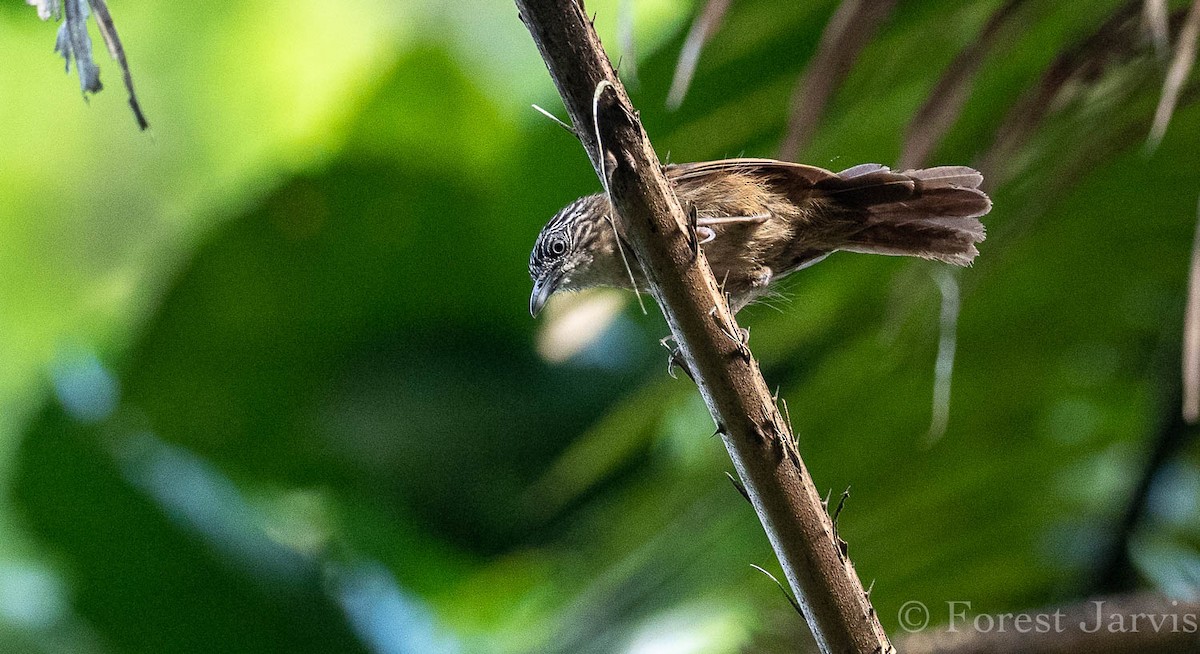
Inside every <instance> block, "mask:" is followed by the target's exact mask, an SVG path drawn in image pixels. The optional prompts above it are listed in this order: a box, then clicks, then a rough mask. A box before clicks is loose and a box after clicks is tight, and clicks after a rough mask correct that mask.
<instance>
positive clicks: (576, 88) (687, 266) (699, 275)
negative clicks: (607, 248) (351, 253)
mask: <svg viewBox="0 0 1200 654" xmlns="http://www.w3.org/2000/svg"><path fill="white" fill-rule="evenodd" d="M516 4H517V7H518V8H519V9H520V12H521V19H522V20H523V21H524V22H525V25H526V26H527V27H528V28H529V31H530V33H531V34H532V36H533V40H534V41H535V42H536V43H537V46H538V49H539V50H540V51H541V53H542V57H543V59H545V61H546V66H547V68H549V70H550V75H551V77H553V78H554V82H555V84H556V85H557V86H558V90H559V93H560V94H561V95H562V98H563V103H564V104H565V105H566V107H567V111H568V113H569V114H570V116H571V120H572V122H573V123H574V124H575V125H576V130H575V131H576V133H577V134H578V135H579V137H580V141H581V142H582V144H583V146H584V149H585V150H587V152H588V156H589V157H590V159H591V161H592V164H593V167H594V168H595V169H596V172H597V174H598V175H600V176H601V179H602V181H603V182H604V186H605V188H606V189H607V190H608V191H609V193H610V195H611V199H612V202H613V206H614V207H615V208H616V210H617V213H618V215H619V216H618V217H619V218H620V219H621V220H622V221H623V223H624V226H625V232H626V234H627V235H628V236H629V239H630V243H631V245H632V246H633V249H634V253H635V255H636V256H637V259H638V262H639V263H640V264H641V266H642V269H643V270H644V271H646V272H647V273H648V278H649V280H650V282H651V292H652V293H653V295H654V296H655V298H656V299H657V300H658V303H659V306H660V307H661V308H662V310H663V314H664V315H665V316H666V319H667V323H668V324H669V325H670V327H671V333H672V334H673V335H674V337H675V340H676V342H677V343H679V345H680V350H681V352H682V354H683V356H684V357H686V360H687V364H688V367H689V368H690V370H691V371H692V372H693V373H694V374H695V379H696V382H697V384H698V386H699V388H700V393H701V395H702V396H703V397H704V401H705V403H706V404H707V405H708V408H709V411H710V413H711V414H712V416H713V420H715V421H716V423H717V427H718V431H719V432H720V433H721V435H722V440H723V442H724V444H725V447H726V449H727V450H728V451H729V455H730V458H731V459H732V460H733V464H734V467H735V468H736V470H737V473H738V477H739V478H740V479H741V481H742V483H743V484H744V485H745V488H746V491H747V494H748V495H749V497H750V500H751V503H752V504H753V505H754V509H755V511H756V513H757V514H758V517H759V520H760V521H761V522H762V525H763V528H764V529H765V530H766V533H767V537H768V539H769V540H770V542H771V546H772V547H773V548H774V550H775V554H776V556H777V557H778V558H779V562H780V564H781V566H782V568H783V571H784V574H785V576H786V577H787V581H788V584H789V585H790V586H791V588H792V590H793V592H794V593H795V595H796V597H797V599H798V601H799V603H800V606H801V609H802V610H803V613H804V617H805V619H806V620H807V621H808V624H809V626H810V627H811V629H812V631H813V635H814V636H815V637H816V640H817V642H818V643H819V644H820V646H821V649H822V651H824V652H827V653H831V652H837V653H838V654H841V653H843V652H846V653H855V654H877V653H878V654H888V653H892V652H895V649H894V648H893V647H892V646H891V644H890V642H889V641H888V639H887V636H886V635H885V633H884V631H883V628H882V627H881V626H880V624H879V620H878V617H877V616H876V614H875V610H874V609H873V608H872V607H871V603H870V601H869V599H868V598H867V594H866V592H864V590H863V586H862V582H861V581H860V580H859V578H858V574H857V573H856V572H855V570H854V566H853V565H852V564H851V562H850V559H849V557H848V556H847V554H846V543H845V542H844V541H842V540H841V539H840V538H838V537H837V536H836V534H835V533H834V529H833V524H832V522H831V521H830V518H829V514H828V513H827V512H826V507H825V505H824V504H823V503H822V501H821V497H820V496H819V495H818V494H817V490H816V487H815V486H814V485H813V482H812V478H811V477H810V476H809V474H808V471H807V469H806V468H805V467H804V464H803V462H802V460H801V459H800V455H799V453H798V452H797V450H796V445H795V442H794V440H793V438H792V435H791V433H790V431H789V429H788V427H787V424H786V422H785V421H784V419H783V418H782V416H781V415H780V413H779V410H778V408H777V407H776V404H775V401H774V399H773V398H772V396H771V393H770V391H769V390H768V388H767V384H766V382H765V381H764V380H763V377H762V373H761V372H760V371H759V368H758V363H757V361H755V360H754V358H753V357H752V356H749V350H748V349H747V348H746V345H745V344H744V343H743V342H741V341H740V340H739V339H736V338H732V337H731V336H730V334H739V333H740V332H739V328H738V326H737V323H736V322H735V321H734V317H733V314H732V313H731V312H730V311H729V307H728V306H727V304H726V302H725V299H724V297H723V296H722V295H721V293H720V292H719V291H718V288H719V287H718V285H717V281H716V280H715V279H714V278H713V274H712V270H711V269H710V268H709V266H708V263H707V261H706V260H705V258H704V255H703V253H702V252H701V253H698V254H697V253H695V252H693V250H692V249H691V247H690V246H689V243H690V234H689V233H688V229H689V228H688V221H687V218H686V216H685V214H684V212H683V210H682V208H681V207H680V206H679V202H678V200H677V199H676V198H675V195H674V193H673V192H672V190H671V187H670V186H669V185H668V183H667V181H666V179H665V178H664V176H663V174H662V167H661V165H660V163H659V161H658V157H657V155H656V154H655V152H654V149H653V147H652V146H651V144H650V140H649V138H648V137H647V136H646V133H645V131H644V130H643V129H642V126H641V122H640V121H639V120H638V117H637V112H636V111H635V110H634V109H633V106H632V104H631V103H630V101H629V98H628V96H627V95H626V93H625V89H624V87H623V86H622V85H621V82H620V80H619V79H618V78H617V76H616V75H615V73H614V72H613V68H612V64H611V62H610V61H609V59H608V57H607V56H606V55H605V54H604V50H603V48H602V47H601V44H600V40H599V38H598V37H597V36H596V31H595V29H594V28H593V26H592V23H591V21H590V20H589V19H588V16H587V14H586V13H585V11H584V9H583V6H582V4H581V3H580V2H577V1H572V0H516ZM605 84H608V85H611V88H610V89H606V90H605V92H604V93H601V94H598V95H597V93H596V91H597V89H599V88H601V87H602V85H605ZM594 100H596V102H595V107H593V101H594ZM597 133H599V135H600V138H599V139H597ZM601 142H602V143H603V150H602V149H601V146H600V143H601Z"/></svg>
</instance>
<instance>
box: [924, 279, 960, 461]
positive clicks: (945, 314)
mask: <svg viewBox="0 0 1200 654" xmlns="http://www.w3.org/2000/svg"><path fill="white" fill-rule="evenodd" d="M936 280H937V285H938V289H939V290H940V291H941V293H942V312H941V317H940V319H939V321H938V330H939V332H940V336H939V337H938V351H937V363H935V364H934V381H933V410H932V413H931V417H930V419H929V433H928V434H927V435H926V437H925V442H926V443H930V444H932V443H936V442H937V441H938V440H940V439H941V438H942V436H944V435H945V434H946V426H947V425H948V424H949V423H950V385H951V382H952V380H953V376H954V354H955V350H956V349H957V343H958V307H959V290H958V275H956V274H955V273H954V272H952V271H949V270H946V269H939V271H938V275H937V276H936Z"/></svg>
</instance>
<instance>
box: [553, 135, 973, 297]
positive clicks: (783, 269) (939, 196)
mask: <svg viewBox="0 0 1200 654" xmlns="http://www.w3.org/2000/svg"><path fill="white" fill-rule="evenodd" d="M663 172H664V174H665V176H666V178H667V180H668V182H669V183H670V184H671V187H672V188H673V190H674V192H675V195H676V197H677V198H678V200H679V202H680V205H681V206H682V207H683V209H684V211H685V213H687V215H688V216H689V222H690V223H691V229H693V230H694V231H695V234H694V235H693V238H695V242H696V243H698V244H699V247H700V248H702V249H703V251H704V255H705V258H706V259H707V260H708V263H709V265H710V266H711V268H712V271H713V274H714V276H715V277H716V279H717V281H718V282H719V283H720V284H721V287H722V290H723V291H724V293H725V295H726V297H727V299H728V301H729V306H730V309H731V310H732V311H733V312H734V313H736V312H738V311H740V310H741V309H742V308H744V307H746V306H747V305H749V304H751V303H752V302H753V301H754V300H755V299H757V298H759V297H761V296H762V295H764V294H765V293H767V292H769V290H770V288H771V286H772V285H773V284H775V283H776V282H778V281H779V280H780V279H783V278H784V277H786V276H787V275H790V274H791V273H793V272H796V271H798V270H802V269H804V268H806V267H808V266H811V265H813V264H815V263H817V262H819V261H821V260H822V259H824V258H825V257H827V256H829V255H830V254H831V253H833V252H837V251H839V250H841V251H848V252H862V253H869V254H883V255H902V256H912V257H919V258H922V259H931V260H935V261H941V262H944V263H947V264H951V265H955V266H968V265H970V264H971V263H972V261H974V259H975V257H976V256H977V255H978V254H979V251H978V249H977V248H976V245H977V244H978V243H981V242H982V241H983V240H984V237H985V230H984V226H983V223H982V222H980V220H979V218H980V217H982V216H984V215H985V214H987V213H988V212H989V211H990V210H991V207H992V202H991V199H990V198H988V196H987V194H986V193H984V192H983V191H982V190H980V188H979V187H980V185H981V184H982V182H983V175H981V174H980V173H979V172H978V171H976V170H974V169H972V168H969V167H966V166H938V167H934V168H924V169H919V170H905V171H899V172H896V171H892V170H891V169H890V168H888V167H887V166H883V165H880V164H860V165H857V166H854V167H852V168H848V169H846V170H843V171H841V172H837V173H834V172H831V171H829V170H826V169H824V168H818V167H815V166H808V165H804V164H799V163H791V162H786V161H776V160H773V159H747V158H738V159H722V160H718V161H704V162H697V163H684V164H669V165H666V166H664V167H663ZM627 243H628V242H627V239H626V236H625V234H624V232H623V230H622V227H621V222H620V221H619V220H615V219H614V218H613V214H612V206H611V204H610V203H609V200H608V197H607V195H605V194H603V193H599V194H595V195H588V196H585V197H582V198H579V199H578V200H576V201H574V202H572V203H570V204H569V205H567V206H566V207H564V208H563V209H562V210H561V211H559V212H558V213H557V214H555V215H554V217H553V218H551V219H550V221H549V222H548V223H547V224H546V226H545V227H543V228H542V230H541V232H540V233H539V234H538V236H537V239H536V241H535V243H534V246H533V251H532V253H531V254H530V257H529V275H530V277H531V278H532V279H533V292H532V294H531V295H530V298H529V312H530V313H531V314H532V315H533V316H535V317H536V316H537V314H538V313H539V312H540V311H541V309H542V307H543V306H545V304H546V301H547V300H548V299H549V298H550V296H551V295H553V294H554V293H556V292H561V291H577V290H582V289H586V288H591V287H596V286H613V287H618V288H629V289H637V288H646V287H647V286H646V276H645V274H644V273H643V272H642V270H641V268H640V267H639V266H638V264H637V261H636V260H635V259H634V258H633V257H632V255H631V254H630V255H626V252H628V251H629V247H628V244H627Z"/></svg>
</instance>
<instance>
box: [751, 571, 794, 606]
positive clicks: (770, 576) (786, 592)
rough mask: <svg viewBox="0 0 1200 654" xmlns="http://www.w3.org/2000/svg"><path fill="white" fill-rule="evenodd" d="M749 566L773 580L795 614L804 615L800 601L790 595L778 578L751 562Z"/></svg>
mask: <svg viewBox="0 0 1200 654" xmlns="http://www.w3.org/2000/svg"><path fill="white" fill-rule="evenodd" d="M750 567H751V568H754V569H755V570H758V571H759V572H761V573H763V574H765V575H767V578H768V579H770V580H771V581H773V582H775V585H776V586H778V587H779V590H780V592H782V593H783V596H784V597H786V598H787V601H788V604H791V605H792V608H793V609H795V610H796V614H797V615H799V616H800V617H804V611H803V610H802V609H801V608H800V603H799V602H797V601H796V599H795V598H794V597H792V594H791V593H789V592H788V591H787V588H784V586H783V584H781V583H779V580H778V579H776V578H775V575H773V574H771V573H770V572H767V571H766V570H764V569H763V568H760V567H758V566H756V565H754V564H753V563H751V564H750Z"/></svg>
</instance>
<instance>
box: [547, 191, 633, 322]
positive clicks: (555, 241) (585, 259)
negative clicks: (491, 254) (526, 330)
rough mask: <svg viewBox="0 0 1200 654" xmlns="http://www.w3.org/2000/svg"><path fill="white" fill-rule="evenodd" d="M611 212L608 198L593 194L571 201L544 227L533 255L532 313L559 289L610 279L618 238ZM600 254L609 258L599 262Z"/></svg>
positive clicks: (605, 281) (604, 282)
mask: <svg viewBox="0 0 1200 654" xmlns="http://www.w3.org/2000/svg"><path fill="white" fill-rule="evenodd" d="M607 213H608V201H607V200H605V198H604V197H603V196H598V195H590V196H588V197H585V198H580V199H578V200H576V201H574V202H572V203H571V204H569V205H567V206H566V207H565V208H564V209H563V210H562V211H559V212H558V213H557V214H555V215H554V217H553V218H551V219H550V222H548V223H546V226H545V227H543V228H542V231H541V233H540V234H538V237H537V241H536V242H535V243H534V245H533V253H532V254H530V255H529V276H530V277H532V278H533V293H532V294H531V295H530V296H529V313H531V314H533V315H534V316H536V315H537V314H538V312H539V311H541V310H542V307H543V306H545V304H546V300H548V299H550V296H551V295H552V294H554V292H555V291H566V290H579V289H583V288H588V287H590V286H600V285H604V284H606V283H607V279H605V278H604V277H605V274H604V273H605V269H606V268H607V265H606V264H607V261H606V260H607V259H608V258H610V257H609V256H608V255H610V254H611V250H612V247H611V242H613V241H615V239H614V238H613V236H612V229H611V228H610V226H609V223H608V220H607V218H606V216H607ZM597 258H600V259H602V260H605V261H601V262H599V263H598V262H597Z"/></svg>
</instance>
